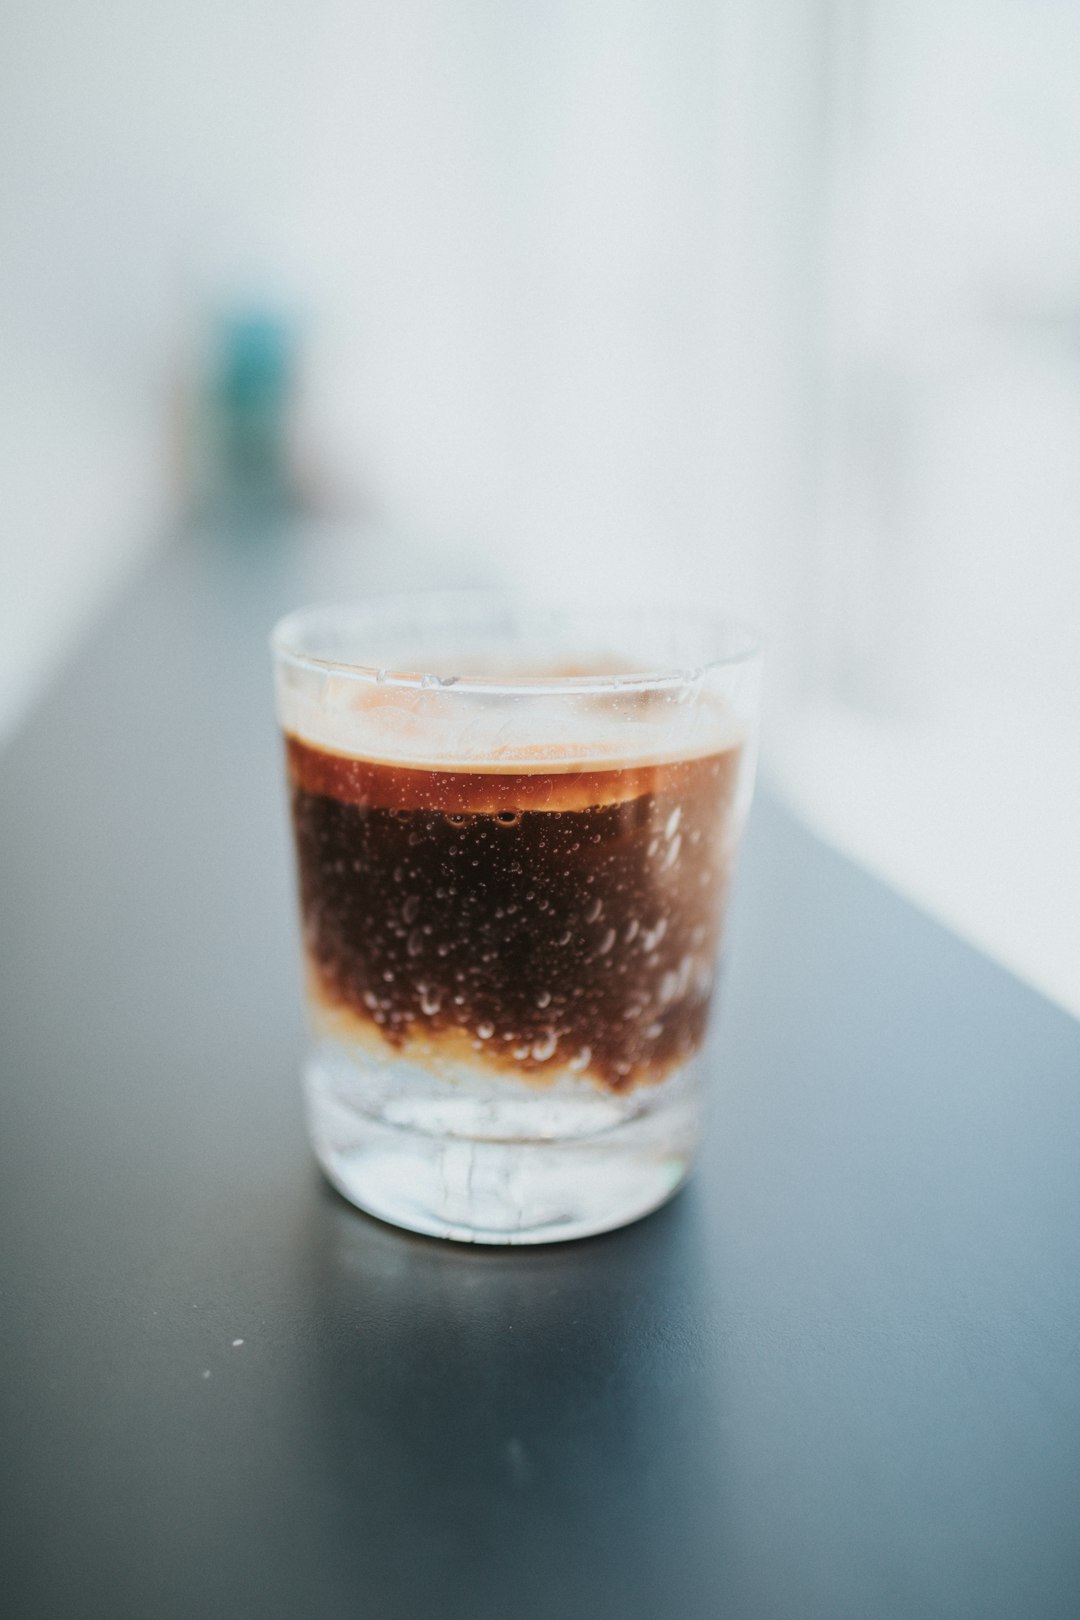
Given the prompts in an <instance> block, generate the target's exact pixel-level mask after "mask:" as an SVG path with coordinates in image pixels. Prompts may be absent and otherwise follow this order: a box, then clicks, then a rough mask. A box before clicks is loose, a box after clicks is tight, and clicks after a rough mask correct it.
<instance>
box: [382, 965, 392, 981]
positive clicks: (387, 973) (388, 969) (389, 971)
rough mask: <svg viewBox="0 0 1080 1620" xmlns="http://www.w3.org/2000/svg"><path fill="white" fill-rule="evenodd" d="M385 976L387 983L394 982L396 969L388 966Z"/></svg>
mask: <svg viewBox="0 0 1080 1620" xmlns="http://www.w3.org/2000/svg"><path fill="white" fill-rule="evenodd" d="M383 978H384V979H385V980H386V982H387V984H393V982H394V970H393V968H386V969H385V971H384V972H383Z"/></svg>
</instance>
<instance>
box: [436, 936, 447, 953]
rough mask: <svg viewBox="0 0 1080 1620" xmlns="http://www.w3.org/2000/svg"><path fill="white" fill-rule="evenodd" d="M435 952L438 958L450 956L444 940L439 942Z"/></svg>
mask: <svg viewBox="0 0 1080 1620" xmlns="http://www.w3.org/2000/svg"><path fill="white" fill-rule="evenodd" d="M435 950H436V953H437V954H438V955H439V956H449V955H450V946H449V945H448V944H447V942H446V940H445V939H444V940H440V942H439V944H438V945H436V947H435Z"/></svg>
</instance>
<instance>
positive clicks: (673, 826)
mask: <svg viewBox="0 0 1080 1620" xmlns="http://www.w3.org/2000/svg"><path fill="white" fill-rule="evenodd" d="M681 816H682V805H681V804H677V805H676V806H675V808H674V810H673V811H672V812H671V814H670V816H668V818H667V821H666V823H665V824H664V837H665V838H669V839H670V838H674V836H675V834H676V832H677V831H678V827H679V820H680V818H681Z"/></svg>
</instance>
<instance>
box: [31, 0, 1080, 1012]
mask: <svg viewBox="0 0 1080 1620" xmlns="http://www.w3.org/2000/svg"><path fill="white" fill-rule="evenodd" d="M1078 199H1080V8H1078V7H1077V6H1076V5H1075V4H1073V3H1067V0H981V3H978V4H976V3H975V0H817V3H812V0H806V3H802V4H799V3H796V0H770V3H769V4H768V5H762V4H760V0H715V3H712V4H706V3H701V0H663V3H660V0H620V3H617V4H616V3H614V0H575V3H574V4H568V3H566V0H546V3H540V0H305V3H303V4H301V3H300V0H261V3H252V0H214V3H213V4H210V3H209V0H187V3H186V4H185V5H184V6H182V7H181V6H177V5H172V4H169V5H167V4H165V3H164V0H138V3H136V0H96V3H95V4H94V5H93V6H79V5H76V4H75V3H74V0H5V4H4V5H3V7H0V356H2V359H3V364H2V365H0V490H2V493H3V524H2V528H0V741H2V738H3V736H4V735H6V734H10V733H11V732H12V731H13V730H14V729H15V728H16V727H17V726H19V725H20V724H32V704H33V699H34V695H35V693H36V692H37V691H38V690H39V689H40V687H41V685H42V683H44V682H46V681H48V680H49V679H61V678H63V669H64V660H65V658H66V657H67V656H68V654H69V653H70V651H71V649H72V648H73V647H74V646H75V645H77V641H78V638H79V636H80V635H81V634H83V633H84V631H85V629H86V627H87V626H88V625H89V624H90V623H91V622H92V620H93V617H94V615H95V613H96V612H97V611H99V609H100V607H101V605H102V604H103V603H104V602H106V601H107V600H108V599H109V597H110V596H111V595H112V593H114V592H115V591H116V590H117V589H118V588H120V586H121V585H122V583H123V581H124V580H125V579H126V578H127V577H128V576H129V575H130V574H131V572H132V571H133V570H134V569H136V568H137V567H138V566H139V564H140V560H141V559H142V558H143V557H144V556H145V555H146V554H147V552H149V551H150V550H151V549H152V548H153V547H155V546H159V545H162V544H165V543H167V541H168V539H169V538H170V537H171V536H173V535H175V533H176V531H177V528H178V527H180V526H182V525H183V524H184V523H188V524H191V523H192V522H198V523H201V524H204V525H205V524H206V523H208V522H212V521H214V512H215V511H217V512H218V514H219V516H220V513H221V511H222V510H223V507H222V501H221V487H222V474H221V464H222V462H223V461H227V460H228V457H229V454H230V453H235V451H236V445H237V442H238V440H237V438H236V429H235V422H234V423H233V429H232V432H233V437H232V439H231V440H230V439H229V437H228V432H229V430H228V421H229V410H230V409H232V410H233V414H234V415H235V411H236V409H237V408H239V409H240V411H241V415H243V411H244V410H245V409H246V410H247V416H246V417H245V418H244V420H245V421H246V423H247V427H246V428H245V429H244V430H243V432H244V433H247V434H248V438H247V439H245V440H244V443H246V444H248V448H249V449H250V436H251V433H252V432H254V434H255V437H256V439H257V440H258V445H259V446H261V449H260V452H259V454H260V455H261V456H262V459H261V460H259V456H258V455H257V456H256V458H255V459H256V461H257V462H258V467H259V470H260V476H261V477H262V479H263V484H264V486H266V487H267V488H268V487H270V486H273V489H274V490H275V491H276V492H277V495H279V496H281V501H280V502H279V504H281V505H284V504H288V505H289V507H290V510H291V511H292V512H293V513H294V516H295V518H296V521H297V524H298V526H299V527H300V528H303V527H304V525H307V527H308V528H310V527H311V526H312V525H313V524H315V525H317V524H322V525H324V526H326V525H330V526H332V527H333V528H334V530H335V532H336V533H338V534H339V535H340V536H344V537H345V539H344V541H343V542H342V543H344V544H346V545H348V544H349V541H348V536H349V535H350V534H353V533H355V535H357V536H359V535H361V534H363V535H365V536H367V537H368V541H367V542H366V543H368V544H370V536H371V535H373V534H374V535H376V536H379V537H382V539H381V544H382V545H383V549H384V551H385V553H386V556H387V557H389V558H393V557H395V556H398V555H402V554H404V551H405V550H408V551H409V552H410V554H411V555H413V556H414V557H420V558H428V559H433V560H434V561H433V563H432V566H433V568H434V569H436V570H437V571H438V573H439V575H440V578H448V577H450V578H452V577H458V576H460V577H462V578H465V577H468V578H470V579H475V578H477V577H492V578H496V579H500V580H502V579H507V580H511V579H512V580H516V581H517V582H519V583H525V584H534V585H536V586H537V587H538V588H543V589H545V590H555V591H559V590H561V589H566V588H571V587H572V586H573V585H574V584H575V582H579V583H580V584H582V585H583V586H584V587H585V588H588V589H590V590H595V589H597V588H603V587H604V585H605V583H606V582H609V581H611V582H614V583H615V584H617V588H618V591H619V594H621V595H625V594H627V593H628V592H631V593H637V594H646V595H649V594H665V595H668V594H678V593H682V594H685V595H691V596H693V597H694V598H695V599H696V600H699V601H715V602H716V604H717V605H718V606H720V605H722V604H727V605H731V606H735V607H737V608H739V609H741V610H742V611H743V612H744V613H745V614H747V615H749V616H751V617H753V618H756V619H757V620H759V621H760V622H761V623H763V624H764V626H765V627H766V629H767V631H768V633H769V635H770V639H771V646H772V660H771V664H772V667H771V682H770V712H769V716H768V723H767V729H766V737H765V745H766V747H765V762H766V769H767V772H768V774H769V776H770V778H771V780H772V783H773V785H774V786H775V787H776V788H777V789H778V790H779V791H780V792H782V793H783V794H784V795H786V797H787V798H788V799H789V800H790V801H791V802H792V803H793V804H794V805H795V806H796V807H797V808H798V809H799V810H800V811H801V812H802V813H803V814H804V815H805V816H806V817H807V818H808V819H810V820H811V821H812V822H813V824H814V825H815V826H816V827H817V828H818V829H819V830H820V831H822V832H823V833H824V834H825V835H826V836H827V837H829V838H830V839H831V840H833V841H834V842H836V843H838V844H840V845H841V847H843V848H845V849H847V850H849V851H850V852H851V853H853V854H854V855H855V856H856V857H857V858H859V859H861V860H863V861H864V862H866V863H867V864H869V865H870V866H871V867H872V868H874V869H875V870H877V871H878V872H880V873H881V874H883V875H884V876H885V877H886V878H887V879H888V880H889V881H891V882H893V883H894V884H896V885H898V886H899V887H901V888H902V889H904V890H905V891H906V892H908V893H910V894H911V895H913V896H914V897H915V898H916V899H917V900H918V901H919V902H920V903H921V904H923V905H925V906H926V907H928V908H929V909H930V910H931V911H933V912H935V913H936V914H937V915H939V916H941V917H942V918H943V919H944V920H945V921H947V922H948V923H949V924H950V925H951V926H953V927H954V928H956V929H958V930H959V931H960V932H962V933H963V934H965V935H966V936H967V937H969V938H970V939H972V940H973V941H974V942H975V943H977V944H979V945H980V946H981V947H982V948H984V949H986V950H988V951H990V952H991V953H992V954H994V955H995V956H997V957H998V958H999V959H1000V960H1002V961H1004V962H1005V963H1007V964H1008V965H1009V966H1011V967H1012V968H1013V969H1014V970H1015V971H1017V972H1019V973H1021V974H1022V975H1023V976H1024V977H1025V978H1027V979H1028V980H1029V981H1030V982H1032V983H1034V984H1036V985H1037V986H1038V987H1040V988H1041V989H1042V990H1043V991H1044V992H1045V993H1046V994H1048V995H1050V996H1052V997H1053V998H1054V999H1056V1000H1057V1001H1059V1002H1060V1003H1062V1004H1063V1005H1066V1006H1068V1007H1071V1008H1072V1010H1073V1011H1074V1012H1076V1013H1078V1014H1080V854H1078V853H1077V850H1078V842H1077V838H1076V835H1075V833H1074V830H1073V829H1074V824H1076V823H1077V821H1078V820H1080V636H1078V633H1077V632H1078V619H1080V543H1078V539H1077V530H1078V525H1080V454H1078V451H1080V206H1078ZM223 379H224V380H223ZM245 379H246V381H245ZM252 379H254V381H253V380H252ZM245 388H246V390H247V392H246V393H245ZM230 390H231V393H230ZM260 390H261V392H260ZM254 396H257V398H256V404H255V407H252V404H251V401H252V398H253V397H254ZM238 399H239V400H240V405H239V407H238V406H237V400H238ZM245 400H246V401H247V404H246V405H245V404H244V401H245ZM253 409H254V411H255V415H256V416H258V423H256V427H255V428H254V429H252V427H251V423H252V420H253V417H252V410H253ZM259 412H262V414H261V415H259ZM223 421H224V422H225V424H226V426H225V428H223V427H222V423H223ZM260 435H261V437H260ZM241 438H243V433H241ZM279 441H280V446H281V447H282V450H281V454H282V465H281V466H280V467H277V466H271V465H270V460H272V454H271V453H272V452H273V451H274V448H275V446H276V445H278V443H279ZM223 444H224V445H225V448H224V449H223V447H222V446H223ZM230 445H231V447H232V448H231V452H230V450H229V446H230ZM268 447H269V449H268ZM249 462H250V456H249ZM249 470H250V469H249ZM275 480H276V481H275ZM215 492H216V493H215ZM265 493H266V488H264V495H265ZM215 503H216V504H215ZM358 543H359V542H358Z"/></svg>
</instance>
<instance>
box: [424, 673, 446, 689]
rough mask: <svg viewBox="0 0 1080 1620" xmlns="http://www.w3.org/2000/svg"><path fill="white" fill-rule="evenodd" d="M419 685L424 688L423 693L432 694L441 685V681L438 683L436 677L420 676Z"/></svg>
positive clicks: (438, 680)
mask: <svg viewBox="0 0 1080 1620" xmlns="http://www.w3.org/2000/svg"><path fill="white" fill-rule="evenodd" d="M420 685H421V686H422V687H423V688H424V690H425V692H433V691H434V690H435V689H436V687H439V686H441V685H442V681H440V679H439V677H438V676H437V675H422V676H421V677H420Z"/></svg>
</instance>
